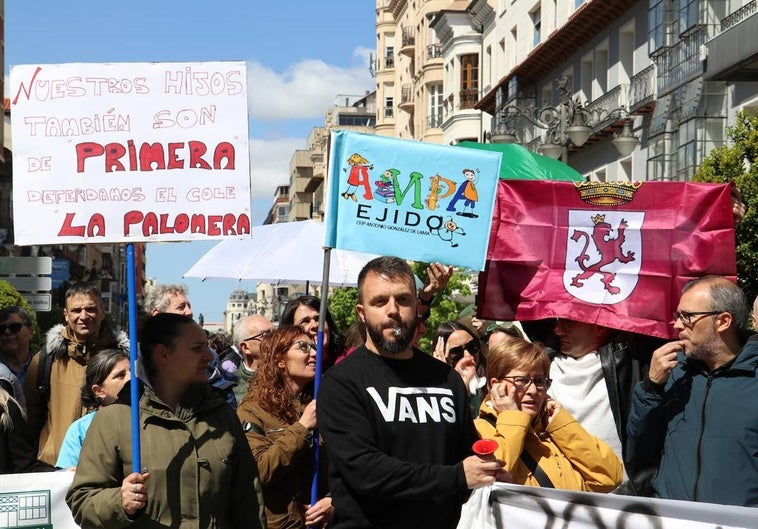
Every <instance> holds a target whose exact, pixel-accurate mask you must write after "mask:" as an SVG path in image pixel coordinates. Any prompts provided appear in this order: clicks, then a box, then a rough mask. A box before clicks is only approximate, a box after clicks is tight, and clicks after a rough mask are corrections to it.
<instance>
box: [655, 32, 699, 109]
mask: <svg viewBox="0 0 758 529" xmlns="http://www.w3.org/2000/svg"><path fill="white" fill-rule="evenodd" d="M707 39H708V33H707V31H706V30H705V29H703V28H700V29H699V30H698V31H695V32H692V33H690V34H688V36H687V38H684V39H683V40H680V41H679V42H677V43H676V44H675V45H674V46H672V47H670V48H668V49H666V51H664V52H663V53H661V54H660V55H658V56H656V57H655V59H654V60H655V66H656V70H657V72H658V83H657V87H656V88H657V91H658V98H660V97H661V96H663V95H665V94H667V93H669V92H671V91H672V90H674V89H675V88H677V87H679V86H682V85H684V84H686V83H688V82H689V81H691V80H693V79H694V78H696V77H699V76H700V75H702V74H703V70H704V67H703V65H704V62H703V60H702V57H701V56H700V49H701V46H702V45H703V44H705V43H706V41H707ZM709 62H710V58H709ZM709 68H710V66H709Z"/></svg>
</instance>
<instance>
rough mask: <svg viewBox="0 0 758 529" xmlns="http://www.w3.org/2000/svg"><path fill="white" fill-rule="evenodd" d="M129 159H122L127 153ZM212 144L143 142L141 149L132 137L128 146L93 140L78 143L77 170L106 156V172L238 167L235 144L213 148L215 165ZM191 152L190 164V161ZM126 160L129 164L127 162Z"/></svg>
mask: <svg viewBox="0 0 758 529" xmlns="http://www.w3.org/2000/svg"><path fill="white" fill-rule="evenodd" d="M127 152H128V156H126V158H127V160H122V158H124V156H125V155H126V154H127ZM207 152H208V147H207V146H206V145H205V143H203V142H201V141H195V140H191V141H188V142H187V143H186V144H185V142H170V143H168V144H167V146H166V147H164V146H163V144H161V143H147V142H145V143H143V144H142V145H140V147H139V152H137V149H136V147H135V145H134V140H128V141H127V142H126V145H123V144H121V143H115V142H114V143H109V144H107V145H105V146H103V145H101V144H99V143H96V142H93V141H88V142H83V143H78V144H77V145H76V171H77V172H78V173H83V172H84V169H85V165H86V161H87V159H89V158H99V157H101V156H103V155H105V160H104V169H105V172H106V173H110V172H113V171H153V170H164V169H205V170H219V169H223V170H228V171H233V170H234V167H235V154H236V153H235V149H234V145H232V144H231V143H229V142H226V141H222V142H220V143H219V144H218V145H216V147H215V148H214V149H213V164H212V165H211V164H210V163H209V162H208V160H206V159H205V155H206V154H207ZM187 154H188V155H189V163H187ZM124 163H126V165H124Z"/></svg>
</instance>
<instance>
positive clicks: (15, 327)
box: [0, 322, 24, 334]
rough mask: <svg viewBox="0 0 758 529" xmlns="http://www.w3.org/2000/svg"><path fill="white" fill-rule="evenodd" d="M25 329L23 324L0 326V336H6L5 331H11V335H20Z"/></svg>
mask: <svg viewBox="0 0 758 529" xmlns="http://www.w3.org/2000/svg"><path fill="white" fill-rule="evenodd" d="M23 328H24V324H23V323H18V322H13V323H8V324H5V323H3V324H2V325H0V334H5V331H7V330H10V331H11V334H18V332H19V331H20V330H21V329H23Z"/></svg>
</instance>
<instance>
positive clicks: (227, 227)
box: [10, 62, 250, 245]
mask: <svg viewBox="0 0 758 529" xmlns="http://www.w3.org/2000/svg"><path fill="white" fill-rule="evenodd" d="M10 90H11V97H10V103H11V115H12V120H11V122H12V132H13V216H14V228H15V242H16V244H21V245H30V244H72V243H74V244H78V243H111V242H138V241H182V240H195V239H219V238H224V237H230V238H233V237H236V238H241V236H242V235H246V234H249V232H250V156H249V150H248V120H247V74H246V67H245V63H244V62H208V63H120V64H119V63H109V64H57V65H21V66H14V67H12V68H11V89H10Z"/></svg>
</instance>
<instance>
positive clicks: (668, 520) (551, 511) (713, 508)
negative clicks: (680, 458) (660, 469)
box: [459, 484, 758, 529]
mask: <svg viewBox="0 0 758 529" xmlns="http://www.w3.org/2000/svg"><path fill="white" fill-rule="evenodd" d="M472 499H473V500H474V503H475V504H477V505H479V504H481V503H483V502H481V501H477V499H476V498H475V497H473V496H472ZM490 506H491V509H492V514H493V515H494V517H493V516H489V517H487V516H480V517H479V518H480V519H489V520H490V523H488V524H485V526H481V525H480V526H479V527H480V528H482V529H495V528H498V529H598V528H600V529H604V528H608V529H611V528H612V529H648V528H650V529H735V528H748V529H755V528H758V509H754V508H749V507H734V506H731V505H729V506H726V505H714V504H711V503H694V502H687V501H676V500H661V499H657V498H638V497H632V496H621V495H616V494H597V493H591V492H574V491H566V490H556V489H543V488H539V487H524V486H521V485H504V484H497V485H495V486H493V487H492V489H491V495H490ZM464 512H466V507H465V506H464ZM469 514H471V513H469ZM493 518H494V519H493ZM465 523H466V522H465V520H463V519H462V520H461V525H459V527H461V526H466V525H465Z"/></svg>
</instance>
